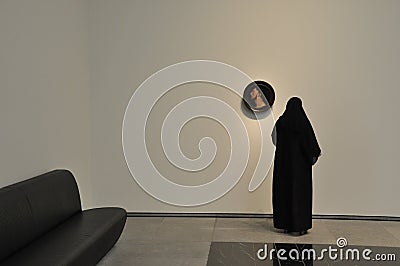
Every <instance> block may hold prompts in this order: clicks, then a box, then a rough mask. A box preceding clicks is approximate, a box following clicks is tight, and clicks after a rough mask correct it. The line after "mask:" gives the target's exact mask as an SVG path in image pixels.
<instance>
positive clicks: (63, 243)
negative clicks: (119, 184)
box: [0, 207, 126, 266]
mask: <svg viewBox="0 0 400 266" xmlns="http://www.w3.org/2000/svg"><path fill="white" fill-rule="evenodd" d="M125 221H126V211H125V210H124V209H122V208H116V207H115V208H97V209H90V210H85V211H83V212H80V213H77V214H75V215H73V216H72V217H71V218H69V219H67V220H66V221H65V222H63V223H61V224H60V225H58V226H57V227H55V228H54V229H52V230H51V231H49V232H48V233H45V234H44V235H43V236H42V237H40V238H38V239H37V240H35V241H33V242H32V243H30V244H29V245H28V246H26V247H25V248H23V249H21V250H19V251H17V252H16V253H14V254H13V255H11V256H10V257H8V258H7V259H6V260H4V261H3V262H1V263H0V264H1V265H13V266H17V265H24V266H29V265H38V266H39V265H40V266H46V265H49V266H50V265H51V266H56V265H85V266H86V265H96V263H97V262H98V261H100V260H101V258H102V257H103V256H104V254H106V253H107V252H108V251H109V250H110V249H111V248H112V246H113V245H114V244H115V243H116V241H117V240H118V238H119V236H120V234H121V232H122V230H123V228H124V225H125Z"/></svg>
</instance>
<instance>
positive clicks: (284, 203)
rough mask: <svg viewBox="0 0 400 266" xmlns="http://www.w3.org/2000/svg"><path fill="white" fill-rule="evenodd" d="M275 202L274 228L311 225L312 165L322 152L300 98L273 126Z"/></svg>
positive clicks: (298, 229)
mask: <svg viewBox="0 0 400 266" xmlns="http://www.w3.org/2000/svg"><path fill="white" fill-rule="evenodd" d="M272 137H273V141H274V144H275V145H276V150H275V160H274V173H273V187H272V203H273V212H274V227H275V228H279V229H286V230H288V231H291V232H301V231H305V230H308V229H310V228H311V227H312V222H311V221H312V165H313V164H314V163H315V162H316V158H318V157H319V156H320V154H321V149H320V148H319V145H318V142H317V139H316V137H315V134H314V130H313V128H312V126H311V123H310V121H309V120H308V118H307V115H306V113H305V112H304V109H303V107H302V103H301V100H300V99H299V98H297V97H293V98H291V99H290V100H289V101H288V103H287V105H286V110H285V112H284V113H283V115H282V116H281V117H280V118H279V119H278V121H277V122H276V125H275V127H274V132H273V136H272Z"/></svg>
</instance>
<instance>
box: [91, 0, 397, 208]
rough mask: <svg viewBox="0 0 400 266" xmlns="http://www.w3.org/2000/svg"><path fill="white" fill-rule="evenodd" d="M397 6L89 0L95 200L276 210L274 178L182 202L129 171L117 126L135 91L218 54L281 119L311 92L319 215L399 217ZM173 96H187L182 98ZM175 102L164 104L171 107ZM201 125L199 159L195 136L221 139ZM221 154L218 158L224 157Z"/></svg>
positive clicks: (170, 172)
mask: <svg viewBox="0 0 400 266" xmlns="http://www.w3.org/2000/svg"><path fill="white" fill-rule="evenodd" d="M399 10H400V3H399V2H398V1H298V2H294V1H250V2H249V1H246V2H245V1H207V2H204V1H120V2H118V1H117V2H115V1H113V2H110V1H92V2H91V5H90V27H89V28H90V39H89V40H90V48H91V49H90V62H91V77H92V81H93V83H92V90H91V99H92V123H93V124H92V138H91V140H92V159H93V161H92V173H93V199H94V204H96V205H103V204H109V203H112V204H115V205H122V206H124V207H126V208H127V209H128V210H129V211H150V212H176V211H179V212H196V211H199V212H257V213H271V212H272V209H271V178H270V177H269V178H268V179H267V180H266V181H265V182H264V184H263V185H262V186H261V187H260V188H259V189H258V190H257V191H255V192H253V193H249V192H248V191H247V186H248V182H249V177H248V176H244V177H243V178H242V180H241V181H240V182H239V184H238V185H237V186H236V187H235V188H234V189H233V190H232V191H231V192H230V193H228V194H227V195H226V196H224V197H223V198H221V199H220V200H218V201H216V202H214V203H211V204H208V205H204V206H201V207H196V208H178V207H174V206H170V205H167V204H164V203H161V202H159V201H157V200H155V199H153V198H152V197H150V196H149V195H147V194H146V193H145V192H144V191H143V190H142V189H141V188H140V187H139V186H138V185H137V184H136V183H135V182H134V180H133V179H132V177H131V176H130V173H129V171H128V168H127V167H126V164H125V161H124V156H123V153H122V146H121V127H122V119H123V115H124V111H125V108H126V106H127V104H128V101H129V98H130V97H131V95H132V93H133V92H134V91H135V89H136V88H137V87H138V86H139V85H140V84H141V82H143V81H144V80H145V79H146V78H148V77H149V76H150V75H151V74H153V73H154V72H156V71H158V70H160V69H162V68H164V67H166V66H168V65H171V64H173V63H177V62H181V61H185V60H191V59H212V60H217V61H221V62H225V63H227V64H230V65H233V66H235V67H237V68H239V69H241V70H242V71H244V72H246V73H247V74H248V75H250V76H251V77H252V78H254V79H265V80H267V81H269V82H271V83H272V84H273V85H274V87H275V90H276V94H277V100H276V105H275V107H274V113H275V116H276V117H277V116H279V115H280V114H281V113H282V111H283V109H284V105H285V102H286V100H287V99H288V98H289V97H290V96H292V95H298V96H300V97H301V98H302V99H303V101H304V106H305V109H306V111H307V113H308V115H309V117H310V119H311V120H312V122H313V125H314V128H315V130H316V133H317V135H318V139H319V142H320V145H321V147H322V150H323V157H322V158H321V160H320V161H319V163H318V165H317V166H316V167H315V168H314V185H315V186H314V212H315V213H318V214H359V215H397V216H398V215H400V212H399V210H398V208H397V206H396V204H395V202H398V201H399V196H398V193H397V191H395V189H396V188H397V187H399V185H400V183H399V182H400V181H399V179H398V178H397V176H398V175H397V167H396V164H397V162H398V161H399V159H400V158H399V155H398V152H397V151H398V150H399V145H400V144H399V141H397V139H396V136H397V135H399V133H400V126H399V125H398V123H396V122H395V121H394V120H393V116H394V115H395V114H397V113H398V111H397V108H396V103H397V99H398V98H399V96H400V93H399V91H398V90H397V87H398V85H397V84H398V81H397V77H398V74H399V73H398V69H400V68H399V62H400V60H399V59H400V54H399V53H397V50H398V47H399V44H400V43H399V42H400V34H399V31H398V24H399V23H400V16H399V15H400V14H399ZM196 86H198V87H201V86H200V85H187V86H186V87H187V90H186V91H185V93H186V96H187V97H190V95H191V93H192V91H196ZM202 90H204V91H210V89H209V88H208V89H207V88H204V86H203V87H202ZM222 94H223V93H222ZM222 94H221V95H220V96H221V97H222V99H224V97H225V100H227V101H231V100H233V98H232V97H231V96H230V95H228V94H227V95H225V96H224V95H222ZM180 96H182V94H180ZM182 97H183V96H182ZM168 99H171V101H179V98H178V97H176V95H175V97H170V98H168ZM171 101H169V102H167V103H166V104H167V105H169V106H173V105H174V104H175V102H171ZM164 104H165V103H164ZM161 105H162V103H161ZM162 108H163V107H160V110H162ZM162 115H163V112H160V114H159V117H162ZM154 117H155V120H154V121H157V115H156V114H154ZM197 122H198V123H200V124H198V125H192V126H189V125H188V127H187V129H186V132H183V134H182V138H183V139H182V140H181V143H182V146H183V150H186V152H187V153H188V155H191V154H192V155H193V156H195V154H196V148H197V144H196V142H193V141H192V142H191V141H190V140H191V139H193V138H197V139H198V138H199V136H197V135H199V134H200V135H201V133H203V136H204V134H205V135H207V134H211V135H215V136H216V137H215V138H216V139H221V138H223V133H221V132H220V131H221V128H219V127H218V126H217V125H215V124H213V123H211V122H207V121H206V122H205V121H203V122H201V121H197ZM155 123H156V122H155ZM158 123H160V121H158ZM193 123H194V122H193ZM201 123H202V124H201ZM138 126H142V125H138ZM149 126H150V127H152V126H151V123H150V125H149ZM158 127H159V126H158ZM153 128H155V129H156V128H157V126H154V127H153ZM199 131H200V132H201V133H198V134H197V135H196V134H195V132H199ZM204 132H206V133H204ZM185 133H186V134H185ZM152 134H154V135H157V133H154V132H152ZM156 142H158V140H157V139H155V140H154V142H153V143H152V145H150V146H156ZM153 144H154V145H153ZM220 147H221V149H220V150H219V152H220V153H221V154H223V153H224V152H227V150H228V149H229V148H228V147H229V146H228V145H227V143H226V141H224V140H222V141H221V142H220ZM224 147H225V150H224ZM154 149H155V151H157V148H156V147H154ZM150 150H151V149H150ZM158 151H160V150H159V149H158ZM161 154H162V153H160V152H154V157H153V160H155V161H157V162H158V163H159V166H160V170H161V171H164V173H165V174H166V175H167V176H172V177H170V178H171V179H174V180H175V181H176V182H184V181H182V180H183V179H185V173H179V172H177V170H176V169H173V168H172V167H170V166H168V165H165V164H163V163H165V158H163V156H161ZM217 156H218V155H217ZM223 158H224V157H223V156H222V157H221V158H220V160H219V161H217V162H218V163H225V162H224V160H223ZM255 158H256V157H254V156H253V157H252V158H251V159H250V167H249V169H247V170H246V171H247V172H246V173H247V174H249V173H251V171H252V169H251V165H253V164H254V162H255V161H254V160H255ZM219 167H220V165H217V166H216V167H215V169H213V170H210V171H211V172H212V171H215V173H216V172H218V171H219ZM215 173H210V176H211V175H213V174H215ZM210 176H207V178H209V177H210ZM189 182H192V181H189Z"/></svg>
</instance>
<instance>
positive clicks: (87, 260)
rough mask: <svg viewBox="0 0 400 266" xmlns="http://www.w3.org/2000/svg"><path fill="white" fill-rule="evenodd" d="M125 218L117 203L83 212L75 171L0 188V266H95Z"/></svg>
mask: <svg viewBox="0 0 400 266" xmlns="http://www.w3.org/2000/svg"><path fill="white" fill-rule="evenodd" d="M125 222H126V211H125V210H124V209H122V208H116V207H110V208H96V209H89V210H84V211H82V208H81V201H80V196H79V191H78V187H77V184H76V181H75V178H74V176H73V175H72V173H71V172H69V171H67V170H55V171H52V172H49V173H46V174H43V175H40V176H37V177H34V178H31V179H28V180H25V181H22V182H19V183H16V184H13V185H10V186H7V187H4V188H1V189H0V265H2V266H3V265H13V266H16V265H24V266H29V265H38V266H46V265H49V266H50V265H51V266H56V265H82V266H87V265H96V263H97V262H99V261H100V260H101V258H102V257H103V256H104V255H105V254H106V253H107V252H108V251H109V250H110V249H111V248H112V247H113V246H114V244H115V243H116V242H117V240H118V238H119V237H120V235H121V233H122V230H123V228H124V225H125Z"/></svg>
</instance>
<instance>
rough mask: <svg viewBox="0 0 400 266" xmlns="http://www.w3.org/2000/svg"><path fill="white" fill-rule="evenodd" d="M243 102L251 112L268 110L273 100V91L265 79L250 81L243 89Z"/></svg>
mask: <svg viewBox="0 0 400 266" xmlns="http://www.w3.org/2000/svg"><path fill="white" fill-rule="evenodd" d="M243 102H244V104H245V106H246V107H247V108H248V109H250V110H251V111H253V112H265V111H268V110H269V109H270V108H272V105H273V104H274V102H275V91H274V89H273V88H272V86H271V84H269V83H268V82H266V81H263V80H257V81H254V82H251V83H250V84H249V85H247V86H246V88H245V89H244V92H243Z"/></svg>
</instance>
